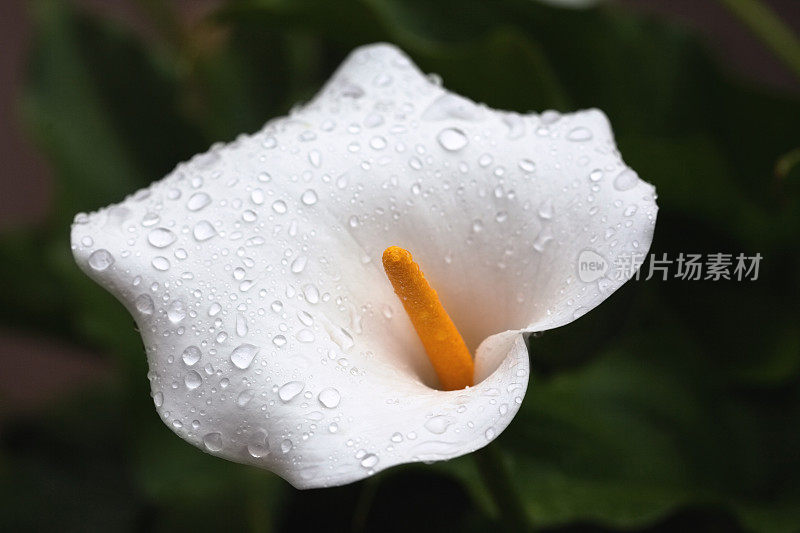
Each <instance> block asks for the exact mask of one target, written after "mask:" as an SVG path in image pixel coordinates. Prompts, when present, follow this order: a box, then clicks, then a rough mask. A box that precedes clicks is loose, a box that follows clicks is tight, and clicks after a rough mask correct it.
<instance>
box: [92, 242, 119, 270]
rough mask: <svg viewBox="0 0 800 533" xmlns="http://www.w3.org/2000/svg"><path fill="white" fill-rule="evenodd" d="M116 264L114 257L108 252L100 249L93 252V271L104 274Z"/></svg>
mask: <svg viewBox="0 0 800 533" xmlns="http://www.w3.org/2000/svg"><path fill="white" fill-rule="evenodd" d="M113 264H114V256H113V255H111V253H110V252H109V251H108V250H105V249H102V248H101V249H100V250H95V251H94V252H92V255H90V256H89V266H90V267H91V268H92V270H96V271H97V272H102V271H103V270H105V269H107V268H108V267H110V266H111V265H113Z"/></svg>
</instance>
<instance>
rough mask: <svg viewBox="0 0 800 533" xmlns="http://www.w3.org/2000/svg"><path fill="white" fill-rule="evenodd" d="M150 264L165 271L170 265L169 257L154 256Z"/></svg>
mask: <svg viewBox="0 0 800 533" xmlns="http://www.w3.org/2000/svg"><path fill="white" fill-rule="evenodd" d="M151 264H152V265H153V268H155V269H156V270H159V271H161V272H166V271H167V270H169V267H170V263H169V259H167V258H166V257H164V256H163V255H159V256H156V257H154V258H153V261H152V263H151Z"/></svg>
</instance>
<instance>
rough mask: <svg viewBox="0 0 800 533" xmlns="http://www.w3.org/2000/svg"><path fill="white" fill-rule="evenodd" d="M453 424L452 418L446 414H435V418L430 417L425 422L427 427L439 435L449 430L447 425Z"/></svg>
mask: <svg viewBox="0 0 800 533" xmlns="http://www.w3.org/2000/svg"><path fill="white" fill-rule="evenodd" d="M450 424H451V422H450V419H449V418H447V417H446V416H434V417H433V418H429V419H428V421H427V422H425V429H427V430H428V431H430V432H431V433H435V434H437V435H441V434H442V433H444V432H445V431H447V427H448V426H449V425H450Z"/></svg>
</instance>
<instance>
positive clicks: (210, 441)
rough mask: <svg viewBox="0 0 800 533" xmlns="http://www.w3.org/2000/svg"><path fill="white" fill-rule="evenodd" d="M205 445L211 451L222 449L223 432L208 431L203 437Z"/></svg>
mask: <svg viewBox="0 0 800 533" xmlns="http://www.w3.org/2000/svg"><path fill="white" fill-rule="evenodd" d="M203 445H204V446H205V447H206V449H207V450H208V451H210V452H218V451H221V450H222V434H221V433H216V432H214V433H208V434H207V435H206V436H204V437H203Z"/></svg>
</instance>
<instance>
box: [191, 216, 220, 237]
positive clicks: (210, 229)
mask: <svg viewBox="0 0 800 533" xmlns="http://www.w3.org/2000/svg"><path fill="white" fill-rule="evenodd" d="M192 234H193V235H194V238H195V240H197V241H200V242H202V241H207V240H208V239H210V238H211V237H213V236H214V235H216V234H217V230H215V229H214V226H212V225H211V222H209V221H208V220H201V221H200V222H198V223H197V224H195V226H194V230H193V231H192Z"/></svg>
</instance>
